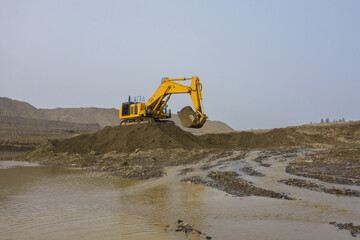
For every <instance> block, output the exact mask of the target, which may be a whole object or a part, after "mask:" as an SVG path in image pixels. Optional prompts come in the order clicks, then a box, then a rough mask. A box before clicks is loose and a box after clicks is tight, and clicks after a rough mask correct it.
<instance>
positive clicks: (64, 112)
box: [39, 107, 120, 127]
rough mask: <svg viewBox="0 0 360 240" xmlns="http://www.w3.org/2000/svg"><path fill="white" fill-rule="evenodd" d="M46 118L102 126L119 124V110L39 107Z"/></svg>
mask: <svg viewBox="0 0 360 240" xmlns="http://www.w3.org/2000/svg"><path fill="white" fill-rule="evenodd" d="M39 111H40V112H41V114H43V115H44V116H45V119H48V120H57V121H65V122H74V123H97V124H99V125H100V126H102V127H105V126H116V125H119V124H120V119H119V110H117V109H115V108H93V107H90V108H55V109H39Z"/></svg>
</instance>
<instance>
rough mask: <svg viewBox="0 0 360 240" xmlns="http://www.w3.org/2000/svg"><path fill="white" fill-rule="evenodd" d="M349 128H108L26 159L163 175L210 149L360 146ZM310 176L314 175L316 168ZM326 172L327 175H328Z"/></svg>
mask: <svg viewBox="0 0 360 240" xmlns="http://www.w3.org/2000/svg"><path fill="white" fill-rule="evenodd" d="M343 127H344V126H343V125H341V126H340V125H331V126H326V127H325V128H324V127H323V126H320V127H318V128H321V129H320V130H319V129H318V128H315V129H313V130H311V131H310V130H309V129H308V128H296V127H289V128H281V129H273V130H270V131H266V132H259V133H253V132H235V133H227V134H208V135H202V136H195V135H193V134H191V133H188V132H185V131H183V130H181V129H180V128H179V127H177V126H175V124H173V123H151V124H140V125H130V126H117V127H105V128H104V129H101V130H99V131H97V132H95V133H92V134H84V135H79V136H76V137H73V138H68V139H64V140H52V141H49V142H48V143H47V144H45V145H43V146H40V147H38V148H37V149H35V150H34V151H32V152H29V153H27V154H25V155H24V156H21V157H22V159H23V160H27V161H36V162H40V163H43V164H57V165H66V166H76V167H91V168H95V169H100V170H103V171H111V172H113V174H116V175H120V176H125V177H140V178H148V177H157V176H161V175H162V174H163V170H162V168H163V167H164V166H170V165H178V164H186V163H189V162H191V161H194V160H195V159H200V158H201V157H204V156H205V155H207V154H209V153H210V152H214V151H222V150H224V149H240V150H242V149H281V148H282V149H294V148H297V149H301V148H317V147H342V146H356V145H357V144H358V141H359V138H360V137H359V136H360V135H359V131H360V130H358V129H359V128H360V122H356V124H354V123H352V124H349V126H347V125H346V126H345V130H344V129H342V128H343ZM324 129H327V130H324ZM324 131H325V132H324ZM337 134H338V135H337ZM357 146H358V145H357ZM354 151H355V150H354ZM355 155H357V154H355ZM259 161H261V159H259ZM323 162H324V157H322V158H321V159H319V163H318V164H319V166H320V165H323ZM315 163H317V161H314V164H315ZM265 164H266V163H264V166H265ZM294 164H298V165H294ZM294 164H293V165H290V166H289V170H288V171H289V172H291V168H293V167H294V166H298V169H295V170H294V171H293V172H297V173H298V174H300V173H301V174H305V173H306V170H304V169H303V168H301V164H300V162H296V163H294ZM299 164H300V165H299ZM349 164H350V163H349ZM351 164H353V161H352V162H351ZM307 165H308V164H307ZM268 167H269V166H268ZM315 167H316V166H314V168H312V169H315ZM340 167H341V166H340ZM329 168H331V166H329ZM348 171H349V170H346V171H345V172H348ZM307 175H309V176H310V172H309V173H308V174H307ZM311 176H312V175H311ZM321 176H322V177H321V178H325V177H324V176H325V175H324V174H321ZM332 177H333V176H332ZM326 178H327V179H328V177H326ZM353 180H354V181H355V182H356V183H357V182H358V181H360V180H359V179H353ZM353 180H352V181H353ZM328 181H330V180H328ZM337 181H338V180H337Z"/></svg>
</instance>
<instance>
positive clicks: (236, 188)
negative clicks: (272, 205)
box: [183, 171, 293, 200]
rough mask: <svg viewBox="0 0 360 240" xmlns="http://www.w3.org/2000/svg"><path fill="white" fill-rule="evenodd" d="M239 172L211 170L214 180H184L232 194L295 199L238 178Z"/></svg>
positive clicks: (192, 178) (210, 175)
mask: <svg viewBox="0 0 360 240" xmlns="http://www.w3.org/2000/svg"><path fill="white" fill-rule="evenodd" d="M238 176H239V174H238V173H236V172H214V171H212V172H210V173H209V175H208V177H209V178H210V179H211V180H212V181H208V180H204V179H202V178H200V177H190V178H185V179H184V180H183V181H188V182H192V183H195V184H202V185H205V186H211V187H215V188H218V189H220V190H222V191H224V192H227V193H229V194H231V195H234V196H238V197H244V196H259V197H269V198H277V199H286V200H293V198H291V197H289V196H287V195H286V194H283V193H277V192H273V191H270V190H266V189H263V188H259V187H256V186H254V185H252V184H251V183H250V182H247V181H245V180H243V179H240V178H238Z"/></svg>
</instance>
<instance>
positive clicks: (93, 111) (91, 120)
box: [0, 97, 234, 134]
mask: <svg viewBox="0 0 360 240" xmlns="http://www.w3.org/2000/svg"><path fill="white" fill-rule="evenodd" d="M118 114H119V110H118V109H115V108H94V107H89V108H55V109H37V108H35V107H34V106H32V105H30V104H29V103H26V102H21V101H18V100H13V99H10V98H6V97H0V115H6V116H19V117H25V118H34V119H44V120H52V121H63V122H72V123H85V124H99V125H100V126H101V127H105V126H116V125H119V124H120V120H119V115H118ZM171 120H172V121H174V122H175V124H176V125H177V126H179V127H180V128H181V129H183V130H185V131H188V132H192V133H196V134H205V133H225V132H231V131H234V129H232V128H231V127H229V126H228V125H227V124H225V123H223V122H220V121H211V120H208V121H206V123H205V124H204V126H203V127H202V128H200V129H192V128H184V127H183V126H182V125H181V123H180V120H179V118H178V117H177V115H176V114H172V118H171Z"/></svg>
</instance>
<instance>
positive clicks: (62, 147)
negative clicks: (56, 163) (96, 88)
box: [52, 122, 207, 153]
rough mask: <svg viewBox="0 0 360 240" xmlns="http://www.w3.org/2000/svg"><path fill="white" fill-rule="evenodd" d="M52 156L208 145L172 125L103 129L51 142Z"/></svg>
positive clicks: (152, 124)
mask: <svg viewBox="0 0 360 240" xmlns="http://www.w3.org/2000/svg"><path fill="white" fill-rule="evenodd" d="M52 144H53V145H54V147H55V149H54V151H55V152H69V153H88V152H91V151H95V152H98V153H107V152H111V151H117V152H123V153H129V152H134V151H135V150H136V149H139V150H142V151H146V150H154V149H158V148H163V149H175V148H183V149H194V148H203V147H206V146H207V144H206V143H204V142H203V141H201V140H199V139H198V138H197V137H196V136H194V135H193V134H191V133H188V132H185V131H183V130H181V129H180V128H179V127H177V126H175V124H173V123H172V122H169V123H149V124H135V125H129V126H117V127H106V128H104V129H102V130H100V131H97V132H95V133H93V134H87V135H80V136H77V137H74V138H70V139H65V140H63V141H53V142H52Z"/></svg>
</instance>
